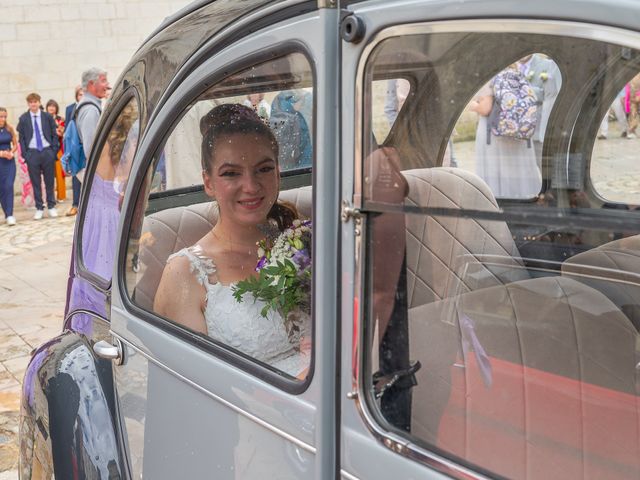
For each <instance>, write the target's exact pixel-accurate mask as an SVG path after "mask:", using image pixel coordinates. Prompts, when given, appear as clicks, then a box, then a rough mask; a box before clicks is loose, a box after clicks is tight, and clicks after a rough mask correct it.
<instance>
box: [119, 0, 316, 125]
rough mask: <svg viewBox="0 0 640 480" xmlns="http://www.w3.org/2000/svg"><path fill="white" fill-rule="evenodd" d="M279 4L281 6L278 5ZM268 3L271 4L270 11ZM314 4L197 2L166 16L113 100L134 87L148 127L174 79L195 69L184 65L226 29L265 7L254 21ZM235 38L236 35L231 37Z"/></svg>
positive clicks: (233, 0) (131, 65)
mask: <svg viewBox="0 0 640 480" xmlns="http://www.w3.org/2000/svg"><path fill="white" fill-rule="evenodd" d="M280 4H282V8H279V5H280ZM265 7H272V8H270V9H269V11H266V8H265ZM316 8H317V2H315V1H305V0H300V1H299V2H282V1H278V0H196V1H194V2H192V3H191V4H189V5H187V6H186V7H184V8H182V9H181V10H179V11H178V12H176V13H175V14H174V15H172V16H170V17H167V18H166V19H165V20H164V21H163V22H162V24H161V25H160V26H159V27H158V28H157V29H156V31H155V32H154V33H152V34H151V35H150V36H149V38H147V39H146V40H145V42H144V43H143V44H142V45H141V46H140V48H139V49H138V51H137V52H136V53H135V54H134V56H133V57H132V59H131V60H130V61H129V63H128V65H127V66H126V67H125V69H124V70H123V73H122V75H121V76H120V78H119V79H118V81H117V82H116V84H115V87H114V90H113V93H112V98H113V99H114V100H115V99H117V98H119V97H120V95H121V94H122V93H123V91H124V90H126V89H128V88H129V87H130V86H131V85H133V86H135V88H136V89H137V90H138V92H139V93H140V98H141V102H142V104H141V105H140V110H141V112H140V113H141V121H142V123H141V127H142V129H144V128H145V127H146V123H147V121H148V120H149V118H150V116H151V114H152V113H153V111H154V110H155V109H156V107H157V106H158V103H159V102H160V101H161V99H162V98H163V95H165V94H166V92H167V89H168V88H169V87H170V85H172V82H173V84H175V83H177V82H176V77H177V76H180V77H181V78H182V77H184V76H185V75H186V74H188V73H189V71H191V70H190V69H185V68H183V67H185V65H186V64H188V62H189V61H190V59H192V57H193V55H194V54H195V53H196V52H198V51H199V50H200V49H202V48H203V47H205V45H207V43H209V42H211V39H212V38H213V37H215V35H216V34H218V33H220V32H221V31H222V30H223V29H225V28H226V27H229V26H231V25H232V24H234V23H236V22H237V21H238V20H240V19H242V18H243V17H246V16H248V15H250V14H252V13H254V12H258V11H259V10H261V9H264V10H265V14H264V15H263V16H262V17H261V16H259V15H258V16H257V17H256V19H255V21H254V22H253V23H258V24H259V23H260V21H261V20H263V21H265V22H267V21H271V22H274V21H278V20H280V19H283V18H286V17H288V16H294V15H297V14H300V13H303V12H304V11H311V10H314V9H316ZM253 23H252V26H253ZM259 26H261V25H259ZM242 30H243V31H242V32H241V33H243V34H245V35H246V33H247V31H248V30H251V31H253V30H254V28H252V27H247V29H242ZM233 39H235V37H231V38H230V39H229V40H228V41H231V40H233ZM227 43H228V42H227V41H223V42H220V43H217V44H212V46H211V48H210V49H207V50H208V51H207V55H210V54H213V53H215V51H216V50H217V49H221V48H223V47H224V46H225V45H226V44H227ZM185 70H186V71H185ZM114 103H116V102H114Z"/></svg>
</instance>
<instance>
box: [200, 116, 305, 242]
mask: <svg viewBox="0 0 640 480" xmlns="http://www.w3.org/2000/svg"><path fill="white" fill-rule="evenodd" d="M200 133H202V156H201V162H202V170H203V171H205V172H207V173H209V174H210V173H211V167H212V166H213V155H214V151H215V148H216V143H217V142H218V141H220V139H221V138H223V137H225V136H228V135H235V134H243V135H254V136H260V137H263V138H264V139H265V140H267V141H268V142H269V143H270V144H271V148H272V150H273V154H274V156H275V158H276V162H277V161H278V154H279V151H280V149H279V147H278V141H277V140H276V137H275V135H274V134H273V132H272V131H271V129H270V128H269V127H268V126H267V125H266V124H265V123H264V122H263V121H262V119H261V118H260V117H259V116H258V114H257V113H256V112H255V111H254V110H253V109H252V108H249V107H247V106H245V105H240V104H239V103H230V104H223V105H218V106H216V107H214V108H212V109H211V110H210V111H209V112H208V113H207V114H206V115H204V116H203V117H202V118H201V119H200ZM298 216H299V215H298V210H297V209H296V207H295V206H294V205H293V204H291V203H289V202H281V201H276V202H275V203H274V204H273V207H271V210H269V213H268V215H267V218H269V219H270V220H274V221H275V222H276V223H277V224H278V228H279V229H280V230H284V229H285V228H288V227H290V226H291V225H292V223H293V221H294V220H295V219H296V218H298Z"/></svg>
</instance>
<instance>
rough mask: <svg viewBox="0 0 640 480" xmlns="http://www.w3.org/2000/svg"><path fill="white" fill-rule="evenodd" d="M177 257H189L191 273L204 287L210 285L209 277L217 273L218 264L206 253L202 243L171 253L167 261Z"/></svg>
mask: <svg viewBox="0 0 640 480" xmlns="http://www.w3.org/2000/svg"><path fill="white" fill-rule="evenodd" d="M175 257H187V258H188V259H189V263H190V264H191V273H193V274H194V275H195V276H196V279H197V280H198V283H199V284H200V285H202V286H203V287H204V286H207V285H209V283H210V282H209V277H210V276H211V275H214V274H215V273H216V266H215V264H214V263H213V260H212V259H211V258H209V257H207V256H206V255H205V254H204V252H203V251H202V247H201V246H200V245H193V246H192V247H188V248H183V249H182V250H180V251H178V252H176V253H174V254H172V255H170V256H169V258H167V263H169V262H170V261H171V260H172V259H173V258H175Z"/></svg>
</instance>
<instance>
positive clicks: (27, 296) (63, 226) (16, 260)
mask: <svg viewBox="0 0 640 480" xmlns="http://www.w3.org/2000/svg"><path fill="white" fill-rule="evenodd" d="M16 200H17V202H16V208H15V216H16V218H17V220H18V224H17V225H16V226H13V227H9V226H7V225H6V224H5V223H2V224H0V480H14V479H17V478H18V472H17V465H18V419H19V415H20V389H21V383H22V377H23V376H24V370H25V368H26V366H27V364H28V362H29V358H30V352H31V350H33V349H34V348H35V347H37V346H38V345H40V344H41V343H43V342H45V341H46V340H48V339H50V338H51V337H53V336H55V335H57V334H58V333H59V332H60V330H61V328H62V320H63V314H64V302H65V294H66V286H67V283H66V279H67V275H68V272H69V262H70V252H71V243H72V240H73V227H74V224H75V217H65V216H64V212H65V211H66V210H67V209H68V208H69V202H68V201H67V202H65V203H63V204H61V205H59V208H58V212H59V213H60V214H61V215H62V216H60V217H58V218H47V217H46V214H45V218H44V219H43V220H40V221H35V220H32V219H31V217H32V216H33V210H27V209H25V208H24V207H22V206H21V205H19V198H18V197H16Z"/></svg>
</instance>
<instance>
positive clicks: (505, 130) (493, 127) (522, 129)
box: [487, 68, 538, 145]
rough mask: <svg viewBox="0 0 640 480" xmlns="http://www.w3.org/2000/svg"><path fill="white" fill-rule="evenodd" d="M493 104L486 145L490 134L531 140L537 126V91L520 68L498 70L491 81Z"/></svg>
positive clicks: (489, 139)
mask: <svg viewBox="0 0 640 480" xmlns="http://www.w3.org/2000/svg"><path fill="white" fill-rule="evenodd" d="M492 88H493V107H492V109H491V113H490V114H489V119H488V120H489V121H488V122H487V145H488V144H490V143H491V134H493V135H495V136H496V137H511V138H515V139H518V140H527V141H528V140H530V139H531V137H532V136H533V132H534V131H535V129H536V113H537V111H538V107H537V105H536V104H537V98H536V94H535V92H534V91H533V88H532V87H531V85H530V84H529V82H527V79H526V78H525V77H524V75H523V74H522V73H521V72H520V71H519V70H517V69H511V68H509V69H506V70H503V71H502V72H500V73H498V74H497V75H496V76H495V78H494V79H493V82H492Z"/></svg>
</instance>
